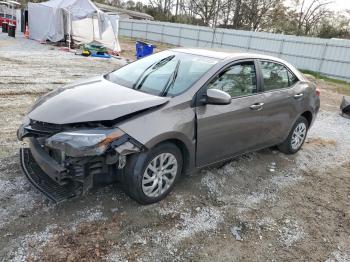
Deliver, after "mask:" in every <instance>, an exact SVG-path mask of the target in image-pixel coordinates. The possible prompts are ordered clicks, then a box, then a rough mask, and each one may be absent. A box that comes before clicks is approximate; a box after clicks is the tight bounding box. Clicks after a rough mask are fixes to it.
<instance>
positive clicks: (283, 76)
mask: <svg viewBox="0 0 350 262" xmlns="http://www.w3.org/2000/svg"><path fill="white" fill-rule="evenodd" d="M259 63H260V68H261V73H262V77H263V81H264V88H265V91H271V90H276V89H281V88H287V87H290V86H292V85H293V84H295V83H296V82H298V81H299V80H298V78H297V77H296V76H295V75H294V74H293V73H291V72H290V71H288V69H287V68H286V67H285V66H283V65H281V64H277V63H273V62H269V61H260V62H259Z"/></svg>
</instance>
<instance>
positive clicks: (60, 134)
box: [17, 48, 320, 204]
mask: <svg viewBox="0 0 350 262" xmlns="http://www.w3.org/2000/svg"><path fill="white" fill-rule="evenodd" d="M319 107H320V99H319V90H317V88H316V86H315V85H314V84H313V83H310V82H309V81H308V80H307V79H306V78H305V77H304V76H303V74H301V73H300V72H299V71H298V70H297V69H296V68H294V67H293V66H292V65H290V64H289V63H287V62H285V61H283V60H280V59H278V58H274V57H270V56H265V55H260V54H247V53H239V52H234V53H228V52H217V51H211V50H200V49H180V48H179V49H173V50H167V51H163V52H159V53H157V54H154V55H151V56H148V57H145V58H143V59H140V60H137V61H135V62H133V63H130V64H128V65H125V66H124V67H121V68H119V69H117V70H115V71H113V72H110V73H108V74H106V75H103V76H98V77H94V78H91V79H87V80H83V81H81V82H77V83H74V84H71V85H68V86H65V87H62V88H58V89H56V90H54V91H52V92H50V93H48V94H47V95H45V96H43V97H41V98H39V99H38V100H37V101H36V103H35V104H34V106H33V107H32V108H31V109H30V110H29V112H28V114H27V115H26V116H25V118H24V120H23V123H22V124H21V126H20V127H19V129H18V132H17V136H18V139H19V140H22V139H26V140H27V141H28V145H29V146H28V147H26V148H22V149H21V151H20V157H21V159H20V161H21V166H22V169H23V171H24V174H25V175H26V176H27V178H28V179H29V181H30V182H31V183H32V184H33V185H34V186H35V187H36V188H37V189H39V190H40V191H41V192H43V193H44V194H45V195H46V196H47V197H48V198H50V199H52V200H54V201H56V202H60V201H62V200H65V199H68V198H71V197H76V196H80V195H83V194H85V193H86V192H88V191H89V190H90V189H91V188H93V187H94V186H95V185H97V184H101V183H103V184H110V183H114V182H116V181H119V182H121V183H122V184H123V187H124V188H125V191H126V192H127V194H128V195H129V196H130V197H132V198H133V199H134V200H136V201H138V202H139V203H141V204H150V203H154V202H157V201H159V200H161V199H163V198H164V197H165V196H166V195H167V194H168V193H169V192H170V191H171V190H172V189H173V188H174V185H175V184H176V181H177V180H178V179H179V177H180V175H181V174H185V173H191V172H194V171H196V170H198V169H200V168H203V167H206V166H208V165H211V164H214V163H217V162H220V161H224V160H227V159H230V158H232V157H235V156H237V155H240V154H243V153H246V152H251V151H255V150H259V149H262V148H266V147H271V146H278V148H279V149H280V150H281V151H282V152H284V153H286V154H294V153H296V152H297V151H298V150H299V149H300V148H301V147H302V145H303V143H304V141H305V138H306V135H307V132H308V129H309V128H310V127H311V125H312V123H313V122H314V120H315V117H316V114H317V112H318V110H319Z"/></svg>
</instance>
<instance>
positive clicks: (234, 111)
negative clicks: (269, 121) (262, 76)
mask: <svg viewBox="0 0 350 262" xmlns="http://www.w3.org/2000/svg"><path fill="white" fill-rule="evenodd" d="M257 79H258V78H257V71H256V65H255V63H254V61H240V62H236V63H234V64H232V65H229V66H227V67H226V68H224V69H223V70H221V71H220V72H219V73H218V75H217V76H215V77H214V78H213V79H212V80H211V81H210V82H209V84H208V85H206V86H205V87H203V89H202V90H201V91H200V92H202V93H206V90H207V89H208V88H213V89H219V90H222V91H225V92H227V93H229V94H230V95H231V97H232V102H231V104H229V105H209V104H205V105H200V106H197V108H196V114H197V150H196V154H197V155H196V163H197V166H204V165H207V164H210V163H214V162H217V161H220V160H224V159H226V158H230V157H232V156H234V155H237V154H239V153H242V152H245V151H249V150H251V149H252V148H255V147H257V146H258V144H259V143H260V140H259V139H260V138H259V136H260V128H261V111H260V110H261V107H260V106H259V105H260V103H261V100H262V98H263V96H262V95H261V94H258V91H259V88H260V87H259V84H258V81H257Z"/></svg>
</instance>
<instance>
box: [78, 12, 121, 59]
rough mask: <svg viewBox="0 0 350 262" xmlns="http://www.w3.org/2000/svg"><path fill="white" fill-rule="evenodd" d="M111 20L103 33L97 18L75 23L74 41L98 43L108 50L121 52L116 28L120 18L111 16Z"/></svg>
mask: <svg viewBox="0 0 350 262" xmlns="http://www.w3.org/2000/svg"><path fill="white" fill-rule="evenodd" d="M109 19H110V23H108V26H107V28H106V29H105V31H104V32H102V33H100V31H99V27H98V19H97V18H96V17H91V18H85V19H81V20H76V21H73V22H72V35H73V39H74V41H78V42H81V43H90V42H93V41H97V42H100V43H101V44H103V45H104V46H106V47H107V48H109V49H111V50H114V51H118V52H119V51H120V46H119V42H118V39H117V35H118V27H117V26H116V24H117V23H118V19H119V17H118V16H116V15H109ZM91 29H92V30H91Z"/></svg>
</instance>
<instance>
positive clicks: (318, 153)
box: [0, 34, 350, 262]
mask: <svg viewBox="0 0 350 262" xmlns="http://www.w3.org/2000/svg"><path fill="white" fill-rule="evenodd" d="M128 41H131V40H128ZM123 45H124V46H125V45H127V46H128V47H129V56H130V58H132V43H129V44H128V43H127V42H126V43H122V47H123ZM122 63H123V60H117V59H98V58H84V57H78V56H75V55H74V54H71V53H67V52H64V51H61V50H59V49H58V48H54V47H50V46H46V45H41V44H39V43H37V42H34V41H30V40H25V39H22V38H20V37H19V38H17V39H16V40H14V39H8V38H7V37H5V36H2V34H0V134H1V136H0V260H1V261H213V259H215V260H216V261H327V262H331V261H339V262H343V261H350V158H349V155H350V120H349V119H345V118H342V117H341V116H340V115H339V104H340V100H341V95H340V94H339V93H337V91H339V90H341V88H342V87H340V86H338V85H334V84H331V83H327V82H323V81H319V82H318V85H319V86H320V87H321V103H322V108H321V111H320V113H319V115H318V117H317V120H316V122H315V124H314V126H313V127H312V128H311V130H310V132H309V135H308V138H307V141H306V143H305V145H304V147H303V149H302V150H301V151H300V152H299V153H298V154H296V155H293V156H287V155H284V154H282V153H280V152H278V151H277V150H276V149H275V148H269V149H265V150H262V151H259V152H255V153H250V154H245V155H243V156H241V157H238V158H235V159H233V160H232V161H228V162H226V163H222V164H220V165H217V166H216V167H212V168H209V169H205V170H203V171H201V172H199V173H197V174H193V175H191V176H184V177H182V179H181V180H180V181H179V183H178V184H177V186H176V188H175V190H174V191H173V192H172V193H171V194H170V195H169V196H168V197H167V198H166V199H165V200H163V201H161V202H160V203H157V204H153V205H149V206H140V205H139V204H137V203H135V202H134V201H132V200H131V199H130V198H128V197H127V196H126V195H125V194H124V193H123V192H122V191H121V189H120V185H112V186H108V187H104V188H98V189H95V190H93V191H92V192H90V193H89V194H88V195H87V196H85V197H82V198H79V199H73V200H70V201H67V202H64V203H61V204H59V205H54V204H52V203H50V202H48V201H47V200H46V199H45V198H44V197H43V196H42V195H41V194H40V193H38V192H36V190H34V188H33V187H32V186H31V185H30V184H29V182H28V181H27V180H26V178H25V177H24V176H23V174H22V173H21V170H20V166H19V156H18V149H19V147H20V146H21V143H20V142H18V141H17V140H16V129H17V128H18V126H19V124H20V122H21V119H22V117H23V115H24V114H25V113H26V111H27V110H28V108H29V107H30V105H31V104H32V103H33V102H34V100H35V99H36V98H37V97H38V96H40V95H42V94H43V93H46V92H47V91H49V90H52V89H54V88H56V87H58V86H61V85H64V84H66V83H69V82H71V81H73V80H76V79H79V78H85V77H88V76H94V75H98V74H101V73H103V72H108V71H110V70H112V69H114V68H118V67H119V66H120V65H121V64H122Z"/></svg>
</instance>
